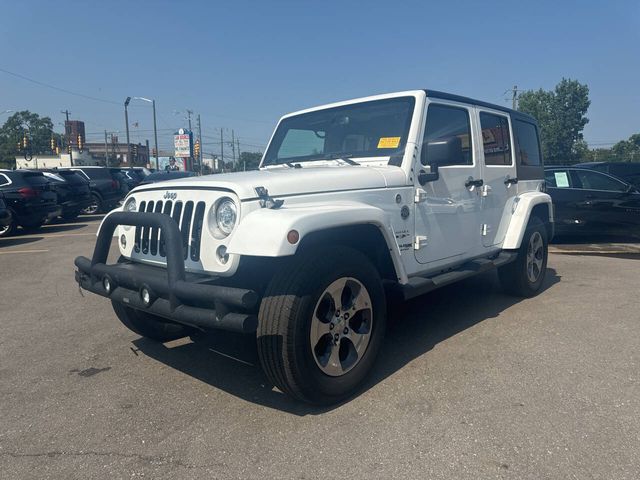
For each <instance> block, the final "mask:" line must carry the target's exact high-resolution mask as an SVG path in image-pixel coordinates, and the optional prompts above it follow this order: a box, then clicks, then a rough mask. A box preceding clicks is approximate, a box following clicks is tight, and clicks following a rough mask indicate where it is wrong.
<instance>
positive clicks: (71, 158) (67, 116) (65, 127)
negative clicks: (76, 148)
mask: <svg viewBox="0 0 640 480" xmlns="http://www.w3.org/2000/svg"><path fill="white" fill-rule="evenodd" d="M60 113H64V114H65V116H66V119H67V121H66V122H65V123H64V136H65V137H67V145H68V146H69V164H70V165H71V166H72V167H73V148H72V145H71V132H69V133H68V134H67V124H68V123H69V115H70V114H71V112H70V111H69V110H68V109H67V110H61V111H60ZM69 129H71V127H69Z"/></svg>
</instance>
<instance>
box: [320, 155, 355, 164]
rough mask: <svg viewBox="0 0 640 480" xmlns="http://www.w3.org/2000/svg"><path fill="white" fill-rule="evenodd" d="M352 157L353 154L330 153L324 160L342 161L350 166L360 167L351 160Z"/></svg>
mask: <svg viewBox="0 0 640 480" xmlns="http://www.w3.org/2000/svg"><path fill="white" fill-rule="evenodd" d="M352 156H353V155H352V154H351V153H330V154H328V155H325V156H324V157H322V158H323V160H342V161H343V162H346V163H348V164H349V165H360V164H359V163H358V162H356V161H355V160H352V159H351V157H352Z"/></svg>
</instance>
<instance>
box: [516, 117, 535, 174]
mask: <svg viewBox="0 0 640 480" xmlns="http://www.w3.org/2000/svg"><path fill="white" fill-rule="evenodd" d="M513 133H514V136H515V140H516V145H517V150H516V159H517V160H518V164H519V165H527V166H532V167H533V166H539V165H542V157H541V156H540V143H539V142H538V129H537V128H536V126H535V125H534V124H532V123H528V122H523V121H522V120H516V121H515V122H513Z"/></svg>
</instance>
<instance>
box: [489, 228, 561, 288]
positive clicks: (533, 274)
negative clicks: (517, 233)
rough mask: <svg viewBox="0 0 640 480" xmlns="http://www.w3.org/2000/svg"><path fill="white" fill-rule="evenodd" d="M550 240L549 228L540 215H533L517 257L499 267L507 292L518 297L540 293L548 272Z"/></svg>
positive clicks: (501, 279)
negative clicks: (548, 235)
mask: <svg viewBox="0 0 640 480" xmlns="http://www.w3.org/2000/svg"><path fill="white" fill-rule="evenodd" d="M548 256H549V241H548V237H547V229H546V228H545V225H544V223H543V222H542V220H540V218H538V217H531V218H530V219H529V224H528V225H527V230H526V231H525V234H524V237H523V238H522V244H521V245H520V249H519V250H518V256H517V258H516V259H515V260H514V261H513V262H511V263H509V264H507V265H505V266H503V267H500V268H499V269H498V275H499V277H500V283H501V284H502V288H503V289H504V290H505V292H507V293H509V294H511V295H515V296H518V297H533V296H535V295H537V294H538V293H540V290H541V289H542V284H543V283H544V278H545V275H546V273H547V257H548Z"/></svg>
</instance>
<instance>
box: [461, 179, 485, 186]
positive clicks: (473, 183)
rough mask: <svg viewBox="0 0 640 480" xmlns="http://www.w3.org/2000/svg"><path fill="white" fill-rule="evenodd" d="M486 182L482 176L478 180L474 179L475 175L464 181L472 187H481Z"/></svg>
mask: <svg viewBox="0 0 640 480" xmlns="http://www.w3.org/2000/svg"><path fill="white" fill-rule="evenodd" d="M483 184H484V180H482V179H481V178H480V179H478V180H474V179H473V177H471V178H469V180H467V181H466V182H465V183H464V186H465V187H467V188H470V187H481V186H482V185H483Z"/></svg>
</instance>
